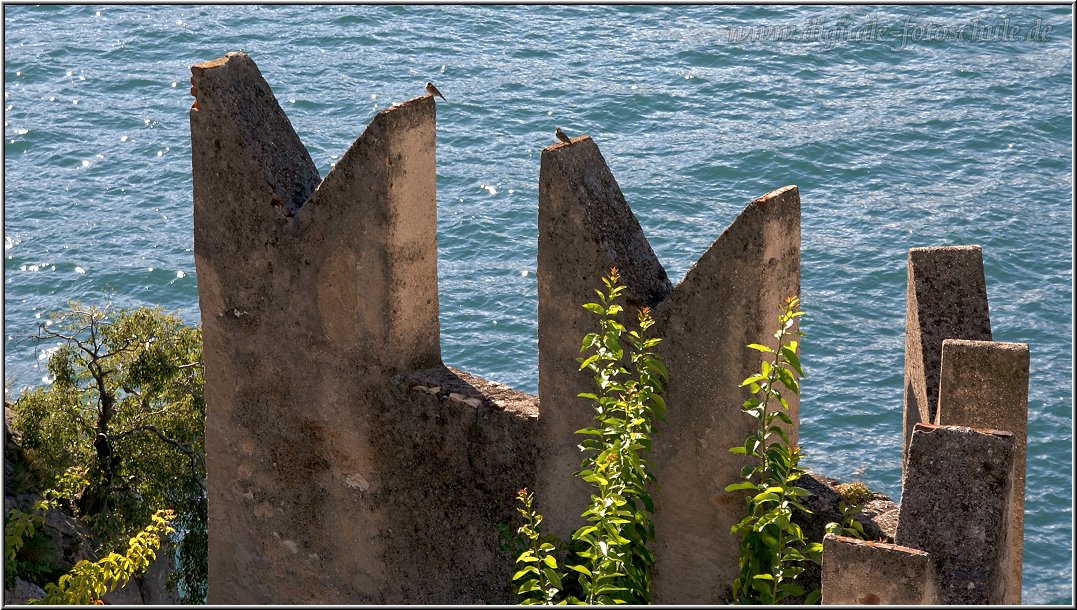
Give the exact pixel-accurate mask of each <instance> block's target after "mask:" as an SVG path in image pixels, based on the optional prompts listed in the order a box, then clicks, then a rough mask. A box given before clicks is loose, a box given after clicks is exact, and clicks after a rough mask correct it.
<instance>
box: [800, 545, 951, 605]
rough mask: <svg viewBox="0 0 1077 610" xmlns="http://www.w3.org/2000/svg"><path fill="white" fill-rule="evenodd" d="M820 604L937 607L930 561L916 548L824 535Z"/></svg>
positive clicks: (935, 589)
mask: <svg viewBox="0 0 1077 610" xmlns="http://www.w3.org/2000/svg"><path fill="white" fill-rule="evenodd" d="M820 603H822V604H826V605H834V604H850V605H852V604H856V605H869V604H870V605H874V604H886V605H910V604H937V603H938V586H937V583H936V582H935V575H934V571H933V570H932V567H931V558H930V556H929V555H928V554H927V553H925V552H924V551H921V550H918V549H912V548H909V547H904V546H899V545H896V544H887V543H885V542H871V541H867V540H858V539H856V538H849V537H846V536H835V535H834V534H827V535H826V536H825V537H824V538H823V578H822V599H821V600H820Z"/></svg>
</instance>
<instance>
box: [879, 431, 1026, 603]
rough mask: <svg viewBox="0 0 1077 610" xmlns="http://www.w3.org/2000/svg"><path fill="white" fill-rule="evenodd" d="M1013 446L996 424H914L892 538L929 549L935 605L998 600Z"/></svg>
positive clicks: (1003, 582) (1004, 575) (1003, 577)
mask: <svg viewBox="0 0 1077 610" xmlns="http://www.w3.org/2000/svg"><path fill="white" fill-rule="evenodd" d="M1014 445H1015V443H1014V437H1013V435H1012V434H1010V433H1009V432H1005V431H999V430H979V429H974V428H967V427H961V426H935V425H931V424H916V427H915V428H914V430H913V436H912V442H911V443H910V444H909V463H908V467H907V472H906V476H905V481H904V485H903V488H902V493H901V509H900V514H899V516H898V527H897V534H896V536H895V537H894V542H895V543H896V544H899V545H902V546H908V547H912V548H915V549H920V550H923V551H927V552H928V553H930V554H931V556H932V562H933V566H934V570H935V577H936V581H937V582H938V585H939V595H940V597H939V602H940V603H943V604H1001V603H1004V602H1003V600H1004V598H1005V595H1006V592H1007V590H1008V589H1009V583H1008V581H1009V576H1010V574H1009V571H1008V569H1007V565H1006V556H1005V553H1004V549H1005V548H1006V546H1007V544H1008V541H1007V535H1008V531H1009V523H1008V519H1009V515H1008V511H1009V507H1010V486H1011V483H1012V474H1013V463H1014Z"/></svg>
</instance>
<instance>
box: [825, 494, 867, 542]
mask: <svg viewBox="0 0 1077 610" xmlns="http://www.w3.org/2000/svg"><path fill="white" fill-rule="evenodd" d="M838 494H840V495H841V500H839V501H838V511H839V512H840V513H841V521H840V522H833V521H832V522H830V523H827V524H826V533H828V534H835V535H838V536H849V537H851V538H859V539H860V540H864V539H866V538H867V533H866V532H864V526H863V525H862V524H861V523H860V521H858V520H857V518H856V516H857V515H859V514H860V512H861V511H862V510H863V508H864V507H863V503H864V502H866V501H868V500H869V499H871V496H872V491H871V490H870V489H868V486H867V485H864V484H863V483H861V482H860V481H853V482H851V483H842V484H841V485H838Z"/></svg>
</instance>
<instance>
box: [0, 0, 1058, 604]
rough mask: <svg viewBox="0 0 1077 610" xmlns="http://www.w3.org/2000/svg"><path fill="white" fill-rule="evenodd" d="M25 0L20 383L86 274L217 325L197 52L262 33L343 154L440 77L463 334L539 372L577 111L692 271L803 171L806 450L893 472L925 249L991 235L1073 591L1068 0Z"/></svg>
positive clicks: (1038, 573)
mask: <svg viewBox="0 0 1077 610" xmlns="http://www.w3.org/2000/svg"><path fill="white" fill-rule="evenodd" d="M4 8H5V15H4V27H5V41H4V53H5V57H4V79H5V81H4V170H5V172H4V178H5V182H4V195H5V204H4V212H5V218H4V257H5V261H4V272H5V273H4V289H5V293H4V308H5V309H4V334H5V342H4V346H5V358H4V364H5V373H4V376H5V382H6V383H9V384H10V385H11V389H12V392H13V393H17V392H18V390H19V388H22V387H24V386H27V385H33V384H39V383H42V378H43V376H44V371H43V368H42V366H41V364H42V362H41V361H42V357H43V355H44V353H45V348H47V347H48V346H47V345H45V346H38V347H36V348H35V346H34V344H33V343H32V342H30V341H27V340H26V337H27V336H29V335H31V334H32V333H33V329H34V324H35V323H36V322H38V321H39V316H40V317H41V319H43V318H44V314H46V313H47V312H49V311H52V310H55V309H58V308H60V307H62V306H63V304H64V302H65V301H67V300H68V299H72V298H75V299H79V300H82V301H84V302H90V303H104V302H106V301H111V302H113V303H116V304H119V305H140V304H160V305H162V306H164V307H165V308H166V309H171V310H178V311H179V313H180V314H181V315H182V317H183V318H184V319H185V320H187V321H188V322H190V323H197V322H198V309H197V306H198V304H197V288H196V280H197V278H196V277H195V273H194V262H193V256H192V252H191V250H192V229H191V223H192V220H191V178H190V145H189V132H188V118H187V109H188V108H189V106H190V104H191V102H192V98H191V97H190V95H189V92H188V87H189V83H188V79H189V77H190V71H189V66H190V65H191V64H194V63H198V62H201V61H204V60H207V59H212V58H214V57H218V56H220V55H223V54H224V53H225V52H227V51H232V50H243V51H246V52H248V53H250V54H251V56H252V57H253V58H254V60H255V61H256V62H257V63H258V65H259V67H260V68H261V70H262V72H263V74H264V75H265V77H266V79H267V80H268V81H269V83H270V85H271V86H272V87H273V90H274V92H275V93H276V95H277V98H278V99H279V100H280V102H281V104H282V106H283V107H284V109H285V111H286V112H287V113H288V115H289V116H290V118H291V120H292V122H293V124H294V126H295V127H296V130H297V132H298V133H299V134H300V136H301V137H302V138H303V140H304V142H305V143H306V144H307V146H308V147H309V150H310V152H311V155H312V157H313V159H314V161H315V163H316V164H317V165H318V167H319V170H320V171H321V173H322V175H323V176H324V175H325V173H326V172H327V171H328V170H329V168H330V166H331V164H332V163H333V161H334V159H335V158H336V157H337V156H338V155H340V154H341V153H343V151H344V150H345V149H346V148H347V147H348V145H349V144H350V143H351V142H352V140H354V138H355V137H357V136H358V134H359V133H360V132H361V131H362V129H363V128H364V127H365V125H366V123H367V122H368V121H369V120H370V118H371V117H372V116H373V115H374V113H375V112H376V111H377V110H379V109H383V108H385V107H386V106H388V105H390V104H391V103H392V102H394V101H400V100H404V99H408V98H410V97H414V96H416V95H419V94H421V93H422V85H423V83H425V82H426V81H427V80H432V81H434V82H435V83H436V84H437V85H438V87H439V88H440V89H441V90H442V92H443V93H444V94H445V96H446V97H447V98H448V103H443V104H440V105H439V106H438V205H439V210H438V213H439V218H438V222H439V225H438V245H439V256H440V258H439V266H438V270H439V276H440V282H441V284H440V299H441V301H440V302H441V324H442V346H443V352H444V357H445V360H446V362H448V363H449V364H453V365H456V366H460V367H462V368H464V369H467V370H469V371H471V372H474V373H478V374H480V375H483V376H486V377H488V378H491V379H494V380H497V381H501V382H505V383H509V384H511V385H513V386H515V387H517V388H519V389H522V390H526V391H531V392H534V391H535V390H536V386H537V378H536V366H537V346H536V335H535V332H536V327H535V324H536V322H535V317H536V298H537V297H536V286H535V248H536V234H537V226H536V223H537V216H536V215H537V211H536V205H537V203H536V202H537V192H536V189H537V181H538V162H539V152H540V151H541V149H542V148H543V147H544V146H547V145H549V144H551V143H553V142H554V139H553V129H554V127H555V126H558V125H559V126H561V127H562V128H563V129H564V130H565V131H567V132H568V133H569V134H570V135H577V134H580V133H587V134H590V135H591V136H592V137H593V138H594V139H595V141H596V142H597V143H598V145H599V146H600V147H601V149H602V152H603V154H604V155H605V157H606V160H607V162H608V163H609V165H610V167H611V169H612V170H613V172H614V174H615V175H616V176H617V178H618V181H619V182H620V185H621V187H622V189H623V190H624V192H625V196H626V198H627V199H628V201H629V203H630V204H631V205H632V207H633V209H634V210H635V212H636V214H637V215H638V217H639V219H640V223H641V224H642V225H643V228H644V230H645V232H646V233H647V235H648V237H649V238H650V239H651V242H652V244H653V246H654V249H655V251H656V253H657V254H658V256H659V258H660V259H661V260H662V262H663V264H665V265H666V267H667V270H668V271H669V272H670V276H671V278H672V279H673V280H674V281H676V280H679V279H680V278H681V277H683V275H684V273H685V272H686V271H687V269H688V267H689V266H690V265H691V264H692V262H693V261H694V260H695V259H696V258H697V257H698V256H699V255H700V254H702V253H703V252H704V250H706V248H707V246H708V245H709V244H710V243H711V241H712V240H713V239H714V238H715V237H716V236H717V235H718V234H719V233H720V232H721V230H722V229H723V228H724V227H725V226H726V225H727V224H728V223H729V222H730V221H732V219H733V218H734V217H735V216H736V215H737V213H738V212H739V211H740V210H741V209H742V208H743V206H744V205H745V204H746V203H747V202H748V201H749V200H751V199H752V198H754V197H756V196H758V195H761V194H763V193H765V192H767V191H769V190H771V189H773V188H776V187H779V186H783V185H785V184H797V185H799V187H800V189H801V196H802V199H803V234H802V237H803V260H802V266H803V271H802V274H803V275H802V296H803V302H804V308H805V309H806V310H807V311H808V312H809V317H808V318H806V320H805V322H804V326H803V327H804V330H805V331H806V332H807V333H808V334H809V336H808V337H807V338H806V339H805V342H804V345H803V360H804V362H805V363H806V365H807V368H808V370H807V372H808V375H809V378H808V379H806V380H805V382H804V396H803V402H802V410H801V414H802V429H801V430H802V432H801V437H802V445H803V448H804V450H805V451H806V452H807V454H808V457H807V462H808V464H809V465H811V466H813V467H815V468H816V469H818V470H820V471H822V472H825V473H827V474H830V475H833V476H837V477H840V478H851V477H854V476H856V477H859V478H860V479H862V480H864V481H865V482H867V483H868V484H870V485H872V486H875V487H878V488H881V489H882V490H884V491H885V492H887V493H889V494H891V495H892V496H893V497H895V499H896V498H897V497H898V495H899V494H900V470H901V467H900V460H901V445H900V436H901V401H902V367H903V365H902V362H903V348H904V306H905V261H906V256H907V252H908V249H909V248H912V247H917V246H930V245H950V244H979V245H981V246H982V247H983V252H984V266H985V273H986V276H987V287H988V296H989V300H990V306H991V322H992V331H993V334H994V337H995V339H996V340H1001V341H1018V342H1027V343H1028V344H1029V346H1030V350H1031V356H1032V380H1031V384H1030V386H1031V387H1030V400H1029V420H1030V421H1029V444H1028V469H1029V470H1028V487H1027V502H1026V510H1027V515H1026V521H1025V524H1026V525H1025V555H1024V561H1025V570H1024V601H1025V602H1026V603H1069V602H1070V601H1071V600H1072V566H1073V563H1072V548H1073V547H1072V508H1071V504H1072V483H1073V475H1072V464H1073V459H1072V456H1073V452H1072V440H1073V435H1072V428H1073V426H1072V423H1073V417H1072V414H1073V409H1072V394H1073V368H1072V344H1073V326H1072V308H1073V291H1072V278H1073V274H1072V268H1073V257H1072V246H1073V187H1072V184H1073V182H1072V179H1073V166H1072V150H1073V148H1072V144H1073V132H1072V127H1071V125H1072V117H1073V97H1072V93H1071V90H1072V69H1073V65H1072V60H1071V53H1072V42H1071V31H1072V26H1071V24H1072V14H1071V11H1070V8H1069V7H1068V6H1055V7H1050V6H1025V7H1003V6H979V7H942V6H927V7H924V6H919V7H916V6H888V7H867V6H829V7H798V8H791V7H775V6H751V7H730V6H703V7H674V6H662V7H643V6H620V7H613V8H609V7H564V6H557V7H551V6H526V7H500V6H471V7H459V6H449V7H404V6H383V7H370V6H332V7H315V6H213V7H200V6H101V7H95V6H73V7H72V6H40V7H34V6H11V5H8V6H5V7H4ZM1030 38H1031V39H1030ZM671 408H675V406H673V405H671Z"/></svg>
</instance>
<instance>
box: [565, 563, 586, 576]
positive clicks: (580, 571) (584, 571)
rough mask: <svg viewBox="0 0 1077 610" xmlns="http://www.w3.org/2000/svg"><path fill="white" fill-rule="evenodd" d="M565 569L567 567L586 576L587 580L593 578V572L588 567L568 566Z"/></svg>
mask: <svg viewBox="0 0 1077 610" xmlns="http://www.w3.org/2000/svg"><path fill="white" fill-rule="evenodd" d="M565 567H566V568H568V569H570V570H573V571H575V572H579V573H580V574H583V575H584V576H586V577H587V578H591V570H588V569H587V567H586V566H581V565H566V566H565Z"/></svg>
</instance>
